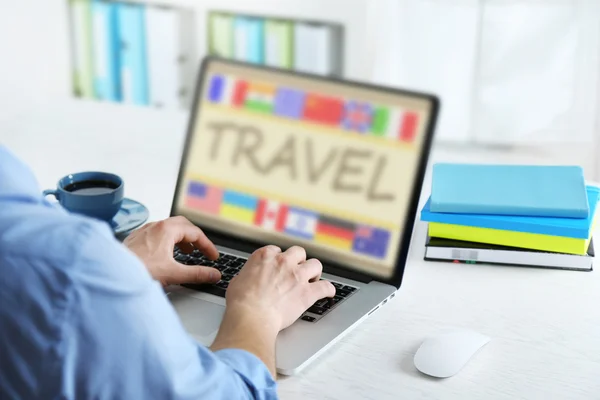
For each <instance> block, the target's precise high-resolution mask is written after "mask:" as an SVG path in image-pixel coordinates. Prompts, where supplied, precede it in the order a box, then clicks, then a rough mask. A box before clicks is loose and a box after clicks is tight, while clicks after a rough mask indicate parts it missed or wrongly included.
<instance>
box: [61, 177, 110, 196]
mask: <svg viewBox="0 0 600 400" xmlns="http://www.w3.org/2000/svg"><path fill="white" fill-rule="evenodd" d="M118 187H119V185H117V184H116V183H115V182H111V181H104V180H88V181H81V182H74V183H71V184H69V185H67V186H65V190H66V191H67V192H71V193H77V194H84V195H98V194H105V193H110V192H112V191H113V190H115V189H116V188H118Z"/></svg>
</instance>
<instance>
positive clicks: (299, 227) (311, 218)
mask: <svg viewBox="0 0 600 400" xmlns="http://www.w3.org/2000/svg"><path fill="white" fill-rule="evenodd" d="M317 218H318V216H317V214H316V213H314V212H312V211H308V210H302V209H300V208H290V209H289V210H288V213H287V218H286V221H285V228H284V229H285V233H287V234H289V235H293V236H298V237H301V238H304V239H312V238H313V237H314V236H315V229H316V227H317Z"/></svg>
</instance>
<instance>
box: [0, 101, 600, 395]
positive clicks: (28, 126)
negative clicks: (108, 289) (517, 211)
mask: <svg viewBox="0 0 600 400" xmlns="http://www.w3.org/2000/svg"><path fill="white" fill-rule="evenodd" d="M186 124H187V117H186V115H185V114H183V113H178V112H156V111H150V110H147V109H142V108H130V107H124V106H117V105H102V106H98V105H96V104H90V103H81V102H80V103H76V104H73V103H67V104H62V103H59V104H53V105H51V106H48V107H47V108H46V109H45V110H34V111H31V112H28V113H26V114H21V115H20V116H13V117H12V118H9V119H6V120H4V121H1V122H0V142H1V143H4V144H6V145H7V146H8V147H9V148H11V149H13V151H15V152H16V153H17V154H18V155H20V156H21V157H22V158H23V159H25V160H26V162H28V163H29V165H30V166H31V167H32V168H33V169H34V171H35V173H36V174H37V176H38V179H39V181H40V185H41V186H42V188H46V187H52V186H53V185H54V184H55V182H56V181H57V179H58V178H59V177H61V176H63V175H65V174H67V173H69V172H73V171H80V170H86V169H101V170H109V171H113V172H116V173H117V174H120V175H122V176H123V177H124V179H125V181H126V194H127V195H128V196H130V197H132V198H135V199H138V200H140V201H142V202H144V203H145V204H146V205H147V206H148V207H149V209H150V213H151V219H152V220H156V219H162V218H165V217H167V216H168V214H169V210H170V204H171V198H172V194H173V189H174V185H175V179H176V176H177V169H178V164H179V155H180V151H181V146H182V144H183V138H184V131H185V127H186ZM461 153H462V154H461V155H462V156H464V155H465V154H466V153H464V152H461ZM457 156H458V154H453V153H452V152H446V153H443V152H440V151H436V152H434V155H433V159H434V160H440V159H444V160H448V159H456V157H457ZM468 157H470V158H469V159H470V160H475V159H478V160H479V159H482V160H486V161H499V162H504V161H507V160H510V161H519V162H525V161H526V162H544V161H547V160H542V159H533V158H527V156H526V155H502V154H500V153H498V154H493V153H486V154H482V153H480V152H479V153H477V154H472V155H470V156H468ZM424 235H425V225H424V224H422V223H417V226H416V231H415V235H414V238H413V244H412V250H411V254H410V259H409V261H408V265H407V267H406V272H405V275H404V284H403V285H402V287H401V289H400V292H399V295H398V296H396V298H395V299H394V300H393V301H391V302H389V303H388V305H386V306H384V307H382V308H381V309H380V310H379V311H377V312H376V313H375V314H373V315H372V316H371V317H370V318H369V319H367V321H366V322H365V323H363V324H362V325H360V326H359V327H358V328H356V330H354V331H353V332H352V333H350V334H349V335H348V336H347V337H346V338H345V339H344V340H343V341H342V342H340V343H339V344H337V345H335V346H334V347H333V348H332V349H331V350H330V351H328V352H327V353H326V354H325V355H324V356H323V357H321V358H320V360H318V361H317V362H316V363H315V364H313V365H312V366H311V367H309V368H308V369H307V370H305V371H304V372H303V373H301V374H300V375H299V376H295V377H289V378H283V379H281V381H280V394H281V397H282V398H284V399H307V398H311V399H312V398H318V399H411V400H414V399H461V400H463V399H521V398H523V399H544V400H548V399H600V272H599V271H594V272H591V273H585V272H572V271H549V270H541V269H527V268H508V267H491V266H482V265H466V264H450V263H426V262H424V261H422V257H423V243H424ZM597 269H600V264H599V265H598V267H597ZM449 327H464V328H471V329H475V330H478V331H480V332H482V333H484V334H487V335H489V336H491V337H492V338H493V339H492V341H491V342H490V343H489V344H488V345H487V346H486V347H484V348H483V350H482V351H481V352H480V353H478V354H477V355H476V356H475V357H474V358H473V359H472V361H471V362H470V363H469V364H468V365H467V366H466V368H465V369H464V370H463V371H462V372H461V373H459V374H458V375H456V376H455V377H453V378H449V379H446V380H434V379H430V378H427V377H425V376H423V375H421V374H419V373H418V372H417V371H416V370H415V369H414V367H413V365H412V357H413V355H414V352H415V351H416V349H417V348H418V346H419V344H420V343H421V341H422V340H423V338H424V337H426V336H427V335H429V334H432V333H435V332H437V331H438V330H444V329H446V328H449Z"/></svg>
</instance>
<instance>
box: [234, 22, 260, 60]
mask: <svg viewBox="0 0 600 400" xmlns="http://www.w3.org/2000/svg"><path fill="white" fill-rule="evenodd" d="M233 29H234V37H233V40H234V43H233V49H234V52H233V53H234V54H233V55H234V58H235V59H236V60H239V61H246V62H251V63H255V64H262V63H264V21H263V20H262V19H259V18H253V17H236V18H235V20H234V25H233Z"/></svg>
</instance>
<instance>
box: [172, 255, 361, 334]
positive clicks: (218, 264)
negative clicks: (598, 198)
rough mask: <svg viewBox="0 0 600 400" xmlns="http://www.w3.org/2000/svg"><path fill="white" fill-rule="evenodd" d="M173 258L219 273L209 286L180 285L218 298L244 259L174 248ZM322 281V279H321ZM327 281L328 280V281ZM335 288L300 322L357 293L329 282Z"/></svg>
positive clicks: (317, 318)
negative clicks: (331, 293) (217, 280)
mask: <svg viewBox="0 0 600 400" xmlns="http://www.w3.org/2000/svg"><path fill="white" fill-rule="evenodd" d="M173 257H174V258H175V260H176V261H178V262H180V263H182V264H185V265H205V266H207V267H213V268H216V269H218V270H219V271H221V280H220V281H219V282H217V283H215V284H211V285H199V284H182V285H181V286H183V287H186V288H188V289H193V290H198V291H201V292H205V293H210V294H214V295H217V296H220V297H225V293H226V291H227V287H228V286H229V282H230V281H231V280H232V279H233V277H234V276H236V275H237V274H238V273H239V272H240V270H241V269H242V267H243V266H244V264H245V263H246V258H244V257H238V256H233V255H231V254H226V253H220V256H219V259H218V260H216V261H211V260H209V259H208V258H206V257H205V256H204V255H203V254H202V253H200V251H198V250H194V252H193V253H191V254H186V253H184V252H182V251H181V250H180V249H179V248H177V247H176V248H175V250H174V252H173ZM321 280H323V279H321ZM328 280H329V279H328ZM329 282H331V283H332V284H333V286H335V297H333V298H324V299H321V300H318V301H316V302H315V303H314V304H313V305H312V306H311V307H310V308H309V309H308V310H306V312H305V313H304V314H302V316H301V317H300V319H301V320H303V321H307V322H317V321H318V320H320V319H321V318H323V317H324V316H325V315H327V314H328V313H329V312H330V311H331V310H333V309H334V308H335V307H337V306H338V305H339V304H341V303H343V302H344V301H345V300H346V299H348V298H349V297H350V296H352V295H353V294H354V293H356V292H357V291H358V288H356V287H354V286H348V285H344V284H343V283H339V282H334V281H332V280H329Z"/></svg>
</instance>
